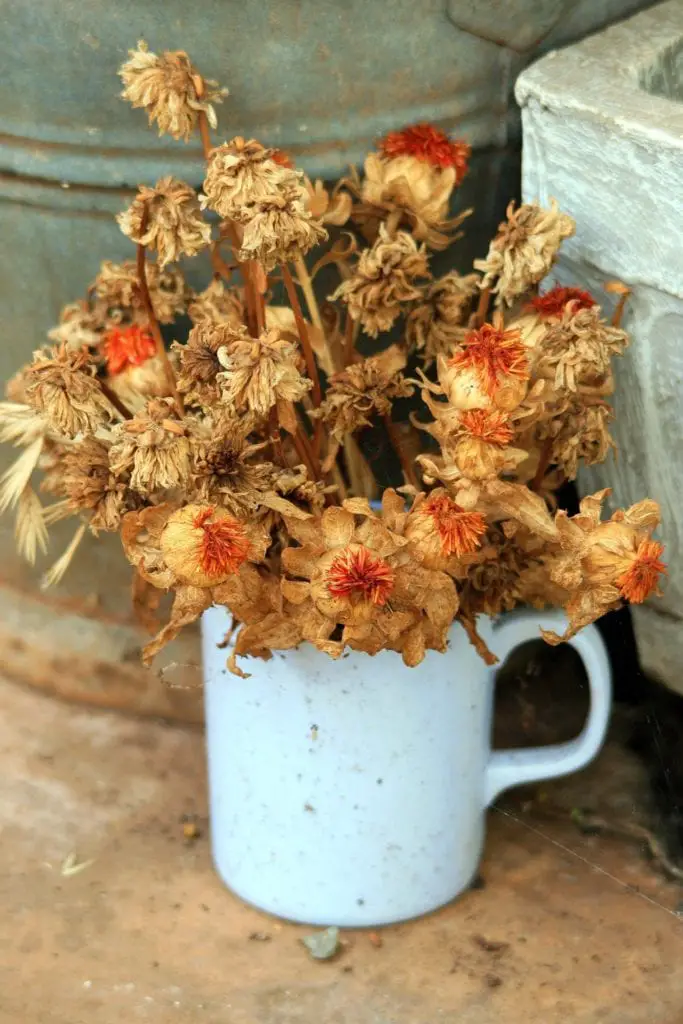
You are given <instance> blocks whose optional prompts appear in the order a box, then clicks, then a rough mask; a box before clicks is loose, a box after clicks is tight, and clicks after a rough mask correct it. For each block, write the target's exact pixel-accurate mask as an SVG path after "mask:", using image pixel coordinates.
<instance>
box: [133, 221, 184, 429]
mask: <svg viewBox="0 0 683 1024" xmlns="http://www.w3.org/2000/svg"><path fill="white" fill-rule="evenodd" d="M143 230H144V225H143ZM137 270H138V281H139V283H140V293H141V296H142V304H143V306H144V307H145V312H146V314H147V318H148V320H149V329H150V332H151V334H152V337H153V338H154V341H155V342H156V346H157V354H158V356H159V358H160V360H161V362H162V364H163V366H164V369H165V371H166V378H167V380H168V386H169V389H170V391H171V394H172V396H173V402H174V404H175V407H176V409H177V411H178V415H179V416H180V417H182V416H183V415H184V413H185V408H184V406H183V400H182V398H181V397H180V395H179V394H178V389H177V387H176V381H175V374H174V372H173V367H172V366H171V363H170V360H169V358H168V353H167V352H166V346H165V345H164V339H163V337H162V334H161V328H160V327H159V321H158V320H157V318H156V315H155V313H154V306H153V305H152V296H151V295H150V294H149V285H148V284H147V268H146V261H145V246H144V245H138V247H137Z"/></svg>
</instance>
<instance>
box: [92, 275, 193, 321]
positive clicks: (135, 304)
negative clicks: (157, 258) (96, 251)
mask: <svg viewBox="0 0 683 1024" xmlns="http://www.w3.org/2000/svg"><path fill="white" fill-rule="evenodd" d="M146 271H147V285H148V287H149V293H150V297H151V299H152V305H153V307H154V313H155V315H156V318H157V320H158V321H159V322H160V323H162V324H170V323H173V321H174V320H175V318H176V317H177V316H179V315H180V314H181V313H183V312H184V311H185V306H186V303H187V296H188V288H187V285H186V284H185V279H184V278H183V275H182V274H181V272H180V270H178V269H177V267H175V268H169V267H166V268H164V269H162V268H161V267H160V266H159V264H158V263H154V262H152V261H149V260H148V262H147V264H146ZM91 290H92V291H93V292H94V294H95V311H96V313H97V314H98V315H99V316H100V317H101V318H102V319H103V320H109V321H111V320H114V321H117V322H121V321H126V320H130V319H132V320H134V321H135V322H136V323H140V324H143V325H145V326H147V324H148V320H149V318H148V316H147V312H146V310H145V306H144V303H143V300H142V293H141V291H140V282H139V280H138V271H137V267H136V265H135V263H134V262H132V261H130V260H126V261H125V262H124V263H112V262H111V260H104V262H103V263H102V264H101V266H100V272H99V274H98V275H97V277H96V278H95V280H94V282H93V284H92V285H91Z"/></svg>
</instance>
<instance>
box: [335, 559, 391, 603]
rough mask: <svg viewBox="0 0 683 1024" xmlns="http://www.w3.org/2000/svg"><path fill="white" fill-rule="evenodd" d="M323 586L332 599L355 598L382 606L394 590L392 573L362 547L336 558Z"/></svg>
mask: <svg viewBox="0 0 683 1024" xmlns="http://www.w3.org/2000/svg"><path fill="white" fill-rule="evenodd" d="M325 582H326V584H327V589H328V590H329V592H330V594H331V595H332V597H346V598H353V597H357V598H361V599H362V600H363V601H371V602H372V604H376V605H383V604H386V602H387V598H388V597H389V594H390V593H391V591H392V590H393V589H394V573H393V571H392V569H391V567H390V566H389V565H387V563H386V562H385V561H384V559H383V558H380V557H379V556H378V555H373V554H372V552H371V551H368V549H367V548H364V547H361V548H357V549H355V550H353V549H351V550H348V549H347V550H346V551H342V552H341V553H340V554H339V555H337V557H336V558H335V559H334V561H333V562H332V565H331V566H330V568H329V569H328V570H327V575H326V577H325Z"/></svg>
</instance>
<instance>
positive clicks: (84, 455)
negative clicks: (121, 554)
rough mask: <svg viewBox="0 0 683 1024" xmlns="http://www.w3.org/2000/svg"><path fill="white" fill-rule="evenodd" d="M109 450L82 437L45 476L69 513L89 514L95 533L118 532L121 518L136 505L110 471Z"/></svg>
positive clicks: (106, 445) (105, 443)
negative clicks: (47, 475)
mask: <svg viewBox="0 0 683 1024" xmlns="http://www.w3.org/2000/svg"><path fill="white" fill-rule="evenodd" d="M109 448H110V446H109V444H108V443H107V442H106V441H100V440H97V439H96V438H94V437H85V438H83V440H82V441H81V443H80V444H78V445H76V446H72V447H66V448H64V449H63V451H62V452H61V453H60V455H59V459H58V461H57V464H56V466H55V469H54V471H53V473H52V475H51V477H48V480H49V483H50V489H51V490H53V491H55V492H56V493H57V494H58V495H60V496H61V497H62V498H64V499H65V501H66V505H67V509H68V510H69V511H70V512H72V513H76V512H87V513H89V524H90V527H91V529H92V530H93V531H95V532H97V531H98V530H118V529H119V527H120V525H121V517H122V516H123V515H124V513H125V512H128V511H130V509H132V508H134V507H135V505H136V499H135V495H133V494H132V493H131V492H130V491H129V490H128V487H127V485H126V483H125V482H124V481H122V480H120V479H118V478H117V477H116V476H115V475H114V474H113V473H112V471H111V468H110V465H109Z"/></svg>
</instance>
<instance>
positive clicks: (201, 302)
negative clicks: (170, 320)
mask: <svg viewBox="0 0 683 1024" xmlns="http://www.w3.org/2000/svg"><path fill="white" fill-rule="evenodd" d="M187 315H188V316H189V318H190V320H191V321H192V323H193V324H199V323H201V322H202V321H204V320H208V321H209V322H211V323H214V324H230V325H231V326H232V327H239V326H240V325H241V324H243V323H244V301H243V299H242V295H241V293H240V292H239V291H237V289H236V288H226V287H225V284H224V283H223V282H222V281H221V280H220V279H219V278H216V279H214V280H213V281H212V282H211V284H209V285H208V286H207V287H206V288H205V289H204V291H203V292H197V294H196V295H195V296H194V297H193V299H192V301H191V302H190V303H189V305H188V307H187Z"/></svg>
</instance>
